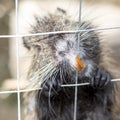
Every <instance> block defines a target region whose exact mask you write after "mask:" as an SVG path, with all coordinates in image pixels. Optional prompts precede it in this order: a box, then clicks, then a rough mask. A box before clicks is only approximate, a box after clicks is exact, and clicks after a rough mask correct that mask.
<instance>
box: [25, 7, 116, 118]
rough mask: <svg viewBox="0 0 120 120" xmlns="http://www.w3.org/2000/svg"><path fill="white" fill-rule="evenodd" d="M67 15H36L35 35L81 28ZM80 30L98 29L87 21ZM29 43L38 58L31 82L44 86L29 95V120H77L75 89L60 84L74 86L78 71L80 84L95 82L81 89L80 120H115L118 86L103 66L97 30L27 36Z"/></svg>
mask: <svg viewBox="0 0 120 120" xmlns="http://www.w3.org/2000/svg"><path fill="white" fill-rule="evenodd" d="M59 10H60V11H61V9H59ZM62 12H63V15H62V14H58V15H57V14H49V15H47V16H45V17H43V18H39V17H36V24H35V25H34V26H33V28H32V33H40V32H52V31H63V30H70V29H72V30H77V29H78V22H76V21H72V20H69V19H68V16H67V15H66V13H65V11H63V10H62ZM79 27H80V29H81V30H86V29H92V28H94V26H92V25H91V24H90V23H89V22H86V21H85V22H82V23H81V26H79ZM78 35H79V36H80V41H79V42H78ZM78 43H79V45H78ZM24 45H25V46H26V47H27V48H28V49H29V50H31V52H32V54H33V58H32V59H33V60H32V63H31V67H30V70H29V73H28V80H30V81H31V82H32V84H33V86H34V85H35V86H37V87H41V88H42V90H37V91H35V92H33V93H31V94H28V96H27V97H28V98H26V101H27V100H28V101H27V104H26V107H27V112H26V120H28V119H29V120H33V119H34V120H73V113H74V112H73V111H74V93H75V90H74V87H66V88H64V87H61V85H62V84H73V83H75V80H76V73H78V83H84V82H90V85H88V86H80V87H78V101H77V120H113V116H112V106H113V97H114V94H113V90H114V85H113V83H111V82H110V80H111V75H110V74H109V73H108V72H106V70H105V69H104V70H103V68H100V66H99V65H100V59H101V48H100V43H99V36H98V34H97V33H96V32H95V31H94V30H91V31H83V32H80V33H60V34H53V35H49V34H48V35H43V36H31V37H29V38H27V37H26V38H24ZM76 58H77V59H76Z"/></svg>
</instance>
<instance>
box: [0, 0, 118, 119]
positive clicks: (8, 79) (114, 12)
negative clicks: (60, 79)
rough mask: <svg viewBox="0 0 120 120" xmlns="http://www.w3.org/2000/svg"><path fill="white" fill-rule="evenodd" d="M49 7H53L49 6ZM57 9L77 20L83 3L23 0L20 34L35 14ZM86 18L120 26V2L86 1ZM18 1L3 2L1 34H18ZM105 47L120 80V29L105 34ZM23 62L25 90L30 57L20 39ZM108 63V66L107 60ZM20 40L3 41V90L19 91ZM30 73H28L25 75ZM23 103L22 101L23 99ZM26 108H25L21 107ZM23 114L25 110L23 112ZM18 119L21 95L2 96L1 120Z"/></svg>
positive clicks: (0, 72)
mask: <svg viewBox="0 0 120 120" xmlns="http://www.w3.org/2000/svg"><path fill="white" fill-rule="evenodd" d="M48 6H49V7H48ZM56 7H60V8H63V9H65V10H66V11H67V12H68V13H69V14H70V15H72V16H73V17H76V19H77V17H78V15H79V14H78V10H79V0H67V1H64V0H44V1H42V0H19V26H18V27H19V34H26V33H27V32H28V31H29V26H30V24H33V23H34V15H39V16H42V15H43V14H44V13H45V12H46V13H47V12H48V11H49V12H53V11H55V9H56ZM82 14H83V15H82V16H83V19H88V20H91V21H92V22H93V23H94V24H95V25H97V26H99V27H100V28H101V27H113V26H120V0H91V1H90V0H83V9H82ZM15 20H16V18H15V0H0V35H12V34H15V33H16V25H15ZM103 34H104V38H102V39H104V40H106V42H105V44H106V45H105V47H109V48H111V50H112V51H111V53H112V54H111V57H113V58H114V59H115V60H116V62H114V66H112V65H111V66H112V67H110V66H109V68H110V69H112V68H113V67H114V68H116V69H115V73H117V74H116V77H120V74H119V68H120V63H119V59H120V40H119V38H120V30H119V29H117V30H106V31H103ZM19 59H20V60H19V61H20V77H21V78H22V79H21V82H20V83H21V89H23V88H24V86H25V84H24V82H22V80H23V81H24V80H25V77H26V73H27V65H28V61H30V56H29V55H28V51H27V50H26V49H25V48H24V47H23V45H22V39H21V38H19ZM105 59H106V64H107V62H108V61H107V58H105ZM16 69H17V65H16V39H14V38H0V91H5V90H16V89H17V81H16V80H17V72H16ZM25 71H26V72H25ZM21 100H22V98H21ZM21 107H22V106H21ZM22 113H23V111H22ZM9 119H10V120H17V95H16V94H0V120H9Z"/></svg>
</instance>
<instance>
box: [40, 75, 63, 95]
mask: <svg viewBox="0 0 120 120" xmlns="http://www.w3.org/2000/svg"><path fill="white" fill-rule="evenodd" d="M41 87H42V94H44V95H45V96H46V97H52V96H54V95H57V94H58V92H59V91H60V88H61V83H60V80H59V79H58V78H56V79H55V78H54V77H51V78H49V79H47V80H46V81H45V82H44V83H42V84H41Z"/></svg>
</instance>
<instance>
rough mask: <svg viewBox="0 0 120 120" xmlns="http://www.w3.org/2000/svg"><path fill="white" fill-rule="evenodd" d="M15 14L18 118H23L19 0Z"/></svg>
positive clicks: (16, 3) (16, 2) (16, 1)
mask: <svg viewBox="0 0 120 120" xmlns="http://www.w3.org/2000/svg"><path fill="white" fill-rule="evenodd" d="M15 14H16V51H17V52H16V59H17V61H16V63H17V101H18V120H21V106H20V74H19V73H20V71H19V40H18V37H17V35H18V0H15Z"/></svg>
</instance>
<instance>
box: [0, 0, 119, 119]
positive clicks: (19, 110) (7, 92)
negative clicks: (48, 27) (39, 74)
mask: <svg viewBox="0 0 120 120" xmlns="http://www.w3.org/2000/svg"><path fill="white" fill-rule="evenodd" d="M83 1H84V0H78V2H79V8H78V9H79V15H78V21H79V24H78V29H77V30H72V29H70V30H68V31H52V32H43V33H34V34H20V33H19V26H20V25H19V11H18V10H19V0H15V1H14V3H15V23H14V24H15V26H16V28H15V29H16V30H15V31H16V32H15V34H13V35H0V39H4V38H6V39H13V38H14V39H15V41H14V42H15V47H16V62H15V64H16V66H17V67H16V75H17V76H16V77H17V78H16V79H17V89H16V90H8V91H7V90H5V91H4V90H1V91H0V95H4V94H13V93H15V94H17V110H18V111H17V112H18V113H17V114H18V120H22V117H21V114H22V113H21V111H22V108H21V104H22V103H21V94H22V93H25V92H31V91H36V90H38V89H42V88H31V89H21V88H20V84H21V81H20V80H21V78H20V77H21V75H20V72H21V71H20V67H21V66H20V50H21V49H20V48H19V45H20V41H19V38H22V37H29V36H42V35H55V34H61V33H78V34H80V33H81V32H82V31H103V32H104V31H109V30H111V31H112V30H119V29H120V26H118V25H117V26H109V27H99V28H94V29H85V30H84V29H83V30H81V29H80V28H79V26H80V24H81V21H82V17H81V15H82V5H83ZM73 2H74V1H73ZM30 9H31V8H30ZM80 39H81V38H80V35H79V37H78V43H79V41H80ZM78 50H79V48H78ZM77 77H78V76H77V74H76V82H75V84H66V85H62V86H61V87H71V86H74V87H75V96H74V117H73V120H77V118H76V116H77V112H76V110H77V90H78V89H77V88H78V86H83V85H89V83H82V84H78V83H77ZM117 81H120V79H119V78H118V79H112V82H117ZM9 119H10V118H9Z"/></svg>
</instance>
